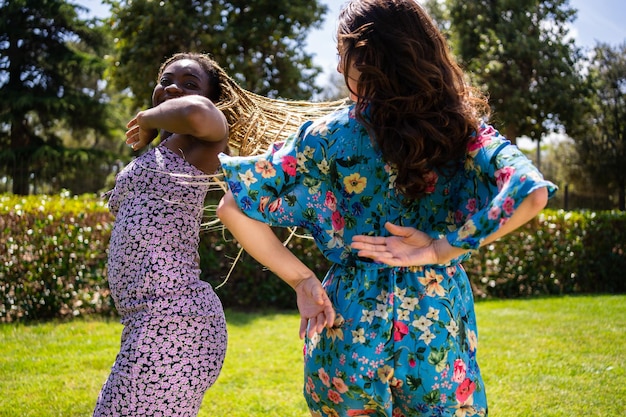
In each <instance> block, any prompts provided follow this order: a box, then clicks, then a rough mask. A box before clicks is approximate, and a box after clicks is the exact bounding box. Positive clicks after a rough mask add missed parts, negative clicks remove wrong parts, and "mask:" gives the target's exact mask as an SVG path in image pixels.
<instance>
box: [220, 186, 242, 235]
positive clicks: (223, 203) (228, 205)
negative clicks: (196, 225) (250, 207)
mask: <svg viewBox="0 0 626 417" xmlns="http://www.w3.org/2000/svg"><path fill="white" fill-rule="evenodd" d="M237 211H239V207H238V206H237V204H236V203H235V199H234V197H233V194H232V193H231V192H230V191H228V192H226V194H224V196H223V197H222V199H221V200H220V202H219V204H218V205H217V210H216V214H217V217H218V218H219V219H220V221H221V222H222V224H224V226H226V227H228V224H229V220H230V219H231V218H232V215H233V214H234V213H236V212H237Z"/></svg>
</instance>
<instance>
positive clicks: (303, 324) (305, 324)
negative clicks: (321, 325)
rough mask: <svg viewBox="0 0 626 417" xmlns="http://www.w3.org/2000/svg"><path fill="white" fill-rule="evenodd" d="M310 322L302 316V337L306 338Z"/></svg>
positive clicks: (300, 333) (300, 332)
mask: <svg viewBox="0 0 626 417" xmlns="http://www.w3.org/2000/svg"><path fill="white" fill-rule="evenodd" d="M308 324H309V320H308V319H306V318H304V317H300V331H299V333H298V335H299V336H300V339H304V335H305V333H306V328H307V325H308Z"/></svg>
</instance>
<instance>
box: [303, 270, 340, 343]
mask: <svg viewBox="0 0 626 417" xmlns="http://www.w3.org/2000/svg"><path fill="white" fill-rule="evenodd" d="M294 289H295V291H296V297H297V303H298V310H299V311H300V338H301V339H303V338H304V335H305V334H306V335H307V336H308V337H309V338H310V337H313V336H314V335H315V334H316V333H321V332H322V330H324V327H329V328H330V327H332V326H333V323H334V322H335V309H334V308H333V305H332V303H331V302H330V299H329V298H328V294H326V291H325V290H324V288H323V287H322V283H321V282H320V281H319V280H318V279H317V278H316V277H314V276H313V277H310V278H307V279H303V280H302V281H300V282H299V283H298V284H297V285H296V286H295V287H294ZM307 327H308V332H307Z"/></svg>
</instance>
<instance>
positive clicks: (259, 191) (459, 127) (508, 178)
mask: <svg viewBox="0 0 626 417" xmlns="http://www.w3.org/2000/svg"><path fill="white" fill-rule="evenodd" d="M337 49H338V53H339V58H340V60H339V65H338V71H339V72H340V73H342V74H343V75H344V77H345V81H346V84H347V86H348V88H349V90H350V92H351V97H352V99H353V100H354V101H355V103H354V105H353V106H351V107H350V108H348V109H346V110H340V111H337V112H335V113H334V114H332V115H330V116H326V117H323V118H320V119H317V120H315V121H312V122H307V123H305V124H303V125H302V126H301V127H300V129H299V130H298V132H297V133H296V134H294V135H293V137H291V138H290V139H289V140H287V141H286V142H285V144H284V145H283V146H282V147H280V146H273V147H272V148H271V149H269V150H268V151H267V152H266V153H265V154H264V155H260V156H255V157H228V156H226V155H221V156H220V161H221V163H222V169H223V170H224V172H225V176H226V179H227V181H228V184H229V188H230V192H229V193H227V194H226V195H225V196H224V198H223V199H222V202H221V203H220V206H219V207H218V216H219V217H220V219H221V220H222V222H223V223H224V224H225V225H226V227H227V228H228V229H230V230H231V232H232V233H233V235H234V236H235V237H236V238H237V240H238V241H239V242H240V243H241V244H242V246H243V247H244V248H245V249H246V251H248V252H249V253H250V254H251V255H252V256H254V257H255V258H256V259H258V260H259V261H260V262H261V263H263V264H264V265H266V266H267V267H268V268H269V269H270V270H272V271H273V272H274V273H276V275H278V276H279V277H280V278H282V279H283V280H285V281H286V282H288V283H289V284H290V285H292V286H293V287H294V288H298V287H299V286H302V285H308V286H309V287H312V286H313V284H312V283H315V282H317V278H316V276H315V273H314V272H313V271H311V270H310V269H309V268H308V267H307V266H305V265H304V264H303V263H302V262H301V261H300V260H298V259H297V258H296V257H295V256H294V255H293V254H292V253H291V252H290V251H289V250H288V249H287V248H285V247H284V246H283V245H282V244H281V242H280V241H279V240H278V239H276V237H275V235H274V234H273V232H272V230H271V228H270V226H285V227H287V226H298V227H302V228H304V229H307V230H308V231H309V232H310V233H311V235H312V236H313V238H314V239H315V241H316V243H317V245H318V247H319V248H320V249H321V251H322V252H323V253H324V255H325V256H326V257H327V258H328V259H329V260H330V261H331V262H332V266H331V268H330V270H329V271H328V273H327V274H326V276H325V278H324V280H323V283H322V285H323V288H324V289H325V291H326V294H327V296H328V297H329V299H330V301H331V302H332V305H333V307H334V311H328V310H322V311H321V312H320V313H319V314H318V315H317V316H314V317H312V320H311V317H308V318H307V317H302V323H303V324H306V322H307V321H308V322H309V329H308V331H306V330H305V329H304V328H301V336H302V337H305V336H306V340H305V354H304V362H305V371H304V373H305V375H304V378H305V380H304V395H305V398H306V401H307V404H308V406H309V408H310V410H311V414H312V415H313V416H332V417H337V416H342V417H346V416H387V417H392V416H393V417H400V416H407V417H408V416H455V417H469V416H485V415H487V400H486V395H485V386H484V383H483V379H482V377H481V374H480V370H479V366H478V362H477V346H478V344H477V340H478V332H477V328H476V317H475V313H474V300H473V296H472V289H471V286H470V282H469V279H468V277H467V275H466V273H465V271H464V269H463V267H462V266H461V262H462V261H464V260H465V259H467V257H468V256H469V254H470V252H471V251H473V250H476V249H478V248H479V247H481V246H484V245H485V244H487V243H489V242H492V241H494V240H495V239H497V238H499V237H501V236H503V235H505V234H507V233H510V232H511V231H513V230H515V229H516V228H517V227H519V226H521V225H522V224H524V223H526V222H527V221H528V220H530V219H531V218H533V217H534V216H536V215H537V214H538V213H539V211H540V210H541V209H542V208H544V207H545V205H546V203H547V199H548V197H549V196H550V195H551V194H553V193H554V192H555V190H556V188H555V186H554V185H553V184H552V183H550V182H549V181H546V180H544V179H543V177H542V176H541V174H540V173H539V172H538V171H537V169H536V168H535V167H534V166H533V165H532V164H531V162H530V161H529V160H528V159H527V158H526V157H525V156H524V155H523V154H522V152H520V151H519V149H518V148H517V147H516V146H514V145H512V144H511V143H510V142H509V141H507V140H506V139H505V138H503V137H502V136H501V135H500V134H499V133H498V132H497V131H496V130H495V129H494V128H493V127H492V126H490V125H488V124H487V123H486V122H485V120H486V118H487V116H488V112H489V106H488V103H487V100H486V99H485V98H484V97H483V96H482V95H481V94H480V93H479V92H478V91H476V90H475V89H473V88H472V87H471V86H470V85H468V84H467V81H466V78H465V76H464V74H463V72H462V70H461V69H460V67H459V66H458V65H457V64H456V62H455V61H454V59H453V57H452V55H451V54H450V52H449V48H448V45H447V43H446V41H445V39H444V37H443V36H442V34H441V33H440V32H439V30H438V29H437V27H436V26H435V24H434V23H433V21H432V20H431V18H430V17H429V16H428V15H427V13H426V12H425V11H424V9H423V8H422V7H421V6H420V5H419V4H418V3H417V2H415V1H413V0H351V1H349V2H348V3H347V4H346V5H345V6H344V8H343V9H342V11H341V13H340V16H339V24H338V29H337ZM324 301H325V298H324V295H322V297H319V298H318V302H319V303H323V302H324ZM320 305H323V304H320ZM307 319H308V320H307ZM331 323H332V325H331ZM324 326H326V328H323V327H324ZM320 328H322V330H321V331H319V330H320Z"/></svg>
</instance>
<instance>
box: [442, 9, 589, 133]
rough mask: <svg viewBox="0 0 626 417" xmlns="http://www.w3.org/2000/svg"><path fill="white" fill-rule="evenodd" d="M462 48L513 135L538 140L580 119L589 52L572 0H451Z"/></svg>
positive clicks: (454, 29) (454, 35)
mask: <svg viewBox="0 0 626 417" xmlns="http://www.w3.org/2000/svg"><path fill="white" fill-rule="evenodd" d="M446 4H447V5H448V12H449V18H450V21H451V38H452V41H453V45H454V46H455V52H456V53H457V55H458V56H459V57H460V59H461V62H462V63H463V65H464V66H465V67H466V68H467V70H468V71H469V73H470V74H471V76H472V77H473V79H474V81H475V82H476V83H477V84H478V85H481V86H483V87H484V89H485V90H486V91H487V92H488V94H489V96H490V101H491V105H492V109H493V111H494V116H495V118H496V119H497V120H498V121H499V122H500V123H501V124H502V126H503V127H502V130H503V132H504V133H505V135H506V136H507V137H508V138H509V139H511V140H512V141H515V139H516V138H517V137H519V136H528V137H530V138H532V139H534V140H540V138H541V137H542V136H543V135H544V134H546V133H548V132H553V131H558V130H560V129H561V130H562V129H563V128H565V129H567V127H568V126H569V125H570V124H571V123H573V122H574V121H575V120H576V118H577V117H579V110H580V109H579V107H578V106H577V105H576V103H577V101H578V97H579V96H580V95H581V94H582V91H581V89H580V86H581V84H582V81H581V76H580V73H579V69H578V68H577V67H576V65H577V63H578V62H579V61H580V57H581V55H580V54H581V52H580V50H579V48H577V47H576V46H575V44H574V40H573V39H568V32H569V29H568V24H569V23H570V22H572V21H573V20H574V19H575V17H576V11H575V10H574V9H571V8H569V6H568V0H447V3H446Z"/></svg>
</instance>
